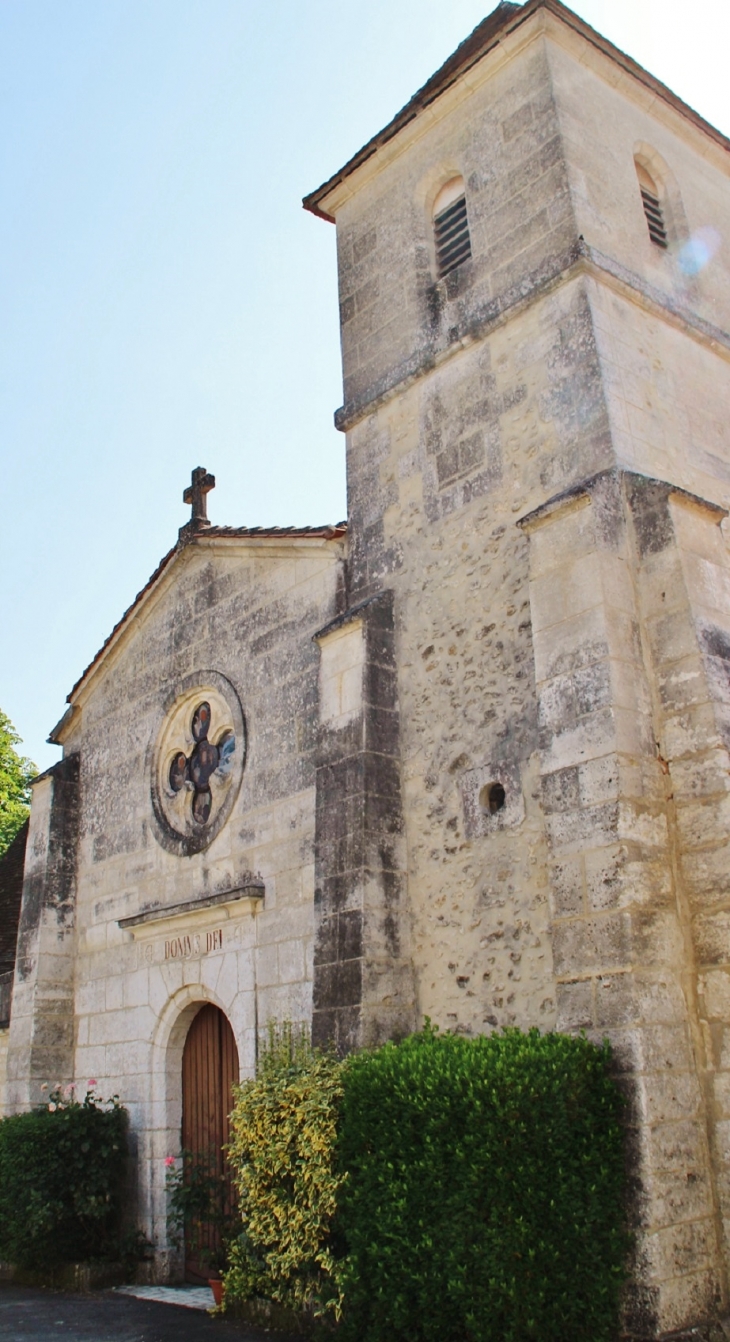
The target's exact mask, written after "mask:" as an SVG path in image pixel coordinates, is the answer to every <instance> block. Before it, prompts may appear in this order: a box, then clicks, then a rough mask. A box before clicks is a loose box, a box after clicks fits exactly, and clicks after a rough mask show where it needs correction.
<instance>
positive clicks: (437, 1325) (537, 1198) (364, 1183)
mask: <svg viewBox="0 0 730 1342" xmlns="http://www.w3.org/2000/svg"><path fill="white" fill-rule="evenodd" d="M608 1063H609V1050H608V1045H605V1046H604V1047H603V1048H596V1047H595V1046H594V1045H593V1044H591V1043H589V1042H588V1040H586V1039H584V1038H574V1037H568V1036H565V1035H559V1034H548V1035H541V1034H539V1033H538V1031H537V1030H532V1031H530V1033H528V1034H522V1033H521V1032H520V1031H518V1030H509V1031H506V1032H505V1033H504V1034H498V1035H489V1036H486V1037H480V1038H476V1039H465V1038H462V1037H457V1036H454V1035H443V1036H442V1035H439V1034H437V1033H436V1031H434V1030H432V1029H430V1028H426V1029H425V1030H424V1031H423V1032H422V1033H421V1034H417V1035H412V1036H411V1037H410V1038H408V1039H406V1040H405V1041H404V1042H403V1043H401V1044H397V1045H396V1044H386V1045H385V1046H384V1047H382V1048H380V1049H378V1050H377V1051H375V1052H372V1053H360V1054H356V1055H354V1056H353V1057H351V1058H350V1059H349V1060H348V1062H347V1063H346V1066H345V1076H344V1098H343V1102H342V1117H341V1132H340V1143H339V1157H340V1162H341V1169H342V1170H343V1171H347V1176H348V1177H347V1180H346V1182H344V1183H343V1184H342V1186H341V1197H340V1209H339V1213H338V1228H339V1232H340V1234H341V1235H342V1237H343V1239H344V1242H345V1245H346V1251H347V1252H346V1257H344V1258H343V1259H342V1260H341V1262H340V1264H339V1277H340V1284H341V1287H342V1289H343V1291H344V1301H345V1309H344V1317H343V1324H342V1332H343V1336H344V1338H347V1339H349V1338H352V1339H357V1342H383V1339H385V1338H387V1339H388V1342H401V1340H402V1342H406V1340H407V1342H457V1340H458V1342H464V1339H468V1340H469V1342H526V1339H529V1338H535V1339H539V1342H565V1339H566V1338H570V1339H571V1342H606V1340H607V1339H609V1338H612V1337H614V1336H615V1334H616V1331H617V1311H618V1297H619V1292H620V1286H621V1282H622V1278H623V1264H624V1260H625V1256H626V1238H625V1232H624V1229H623V1214H622V1194H623V1173H622V1172H623V1158H622V1139H621V1130H620V1126H619V1114H620V1103H621V1102H620V1097H619V1094H618V1091H617V1089H616V1087H615V1085H614V1084H613V1082H612V1081H611V1079H610V1077H609V1074H608Z"/></svg>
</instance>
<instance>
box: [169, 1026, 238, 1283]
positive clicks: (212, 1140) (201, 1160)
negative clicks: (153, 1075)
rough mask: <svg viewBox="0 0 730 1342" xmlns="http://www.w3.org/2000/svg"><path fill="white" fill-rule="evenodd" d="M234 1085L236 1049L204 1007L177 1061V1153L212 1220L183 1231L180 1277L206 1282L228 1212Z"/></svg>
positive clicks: (202, 1220)
mask: <svg viewBox="0 0 730 1342" xmlns="http://www.w3.org/2000/svg"><path fill="white" fill-rule="evenodd" d="M237 1081H238V1049H237V1048H236V1041H235V1039H234V1037H233V1030H232V1029H231V1027H230V1025H229V1023H228V1021H227V1019H226V1017H225V1016H224V1015H223V1012H222V1011H220V1010H219V1009H218V1007H216V1006H213V1005H211V1004H210V1003H206V1005H205V1006H202V1007H201V1008H200V1011H199V1012H198V1013H197V1015H196V1016H194V1018H193V1022H192V1024H191V1026H190V1029H189V1030H188V1034H187V1038H186V1040H185V1047H184V1049H183V1060H182V1149H183V1152H184V1153H185V1178H186V1182H190V1181H195V1182H196V1184H197V1186H198V1187H200V1188H201V1189H202V1190H203V1192H205V1190H206V1189H207V1190H208V1191H209V1192H210V1194H211V1203H212V1205H213V1207H214V1214H213V1215H206V1214H205V1213H203V1214H202V1215H201V1216H200V1217H198V1218H195V1219H193V1220H192V1222H191V1224H190V1225H188V1226H186V1231H185V1277H186V1279H187V1280H188V1281H201V1280H203V1281H207V1279H208V1277H210V1276H211V1275H212V1270H211V1269H212V1268H214V1267H215V1266H216V1262H215V1260H216V1256H217V1255H218V1254H219V1252H220V1248H221V1225H220V1221H221V1217H222V1216H226V1215H230V1212H231V1211H232V1202H233V1199H232V1191H231V1186H230V1183H229V1181H228V1180H227V1179H226V1169H225V1160H224V1156H223V1150H222V1148H223V1146H224V1145H225V1143H226V1142H227V1141H228V1115H229V1114H230V1112H231V1109H232V1108H233V1096H232V1093H231V1091H232V1087H233V1086H234V1085H235V1084H236V1083H237Z"/></svg>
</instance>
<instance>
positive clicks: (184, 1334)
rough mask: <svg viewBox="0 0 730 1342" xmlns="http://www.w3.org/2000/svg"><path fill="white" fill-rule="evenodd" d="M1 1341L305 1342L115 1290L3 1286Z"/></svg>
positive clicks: (1, 1296) (0, 1300) (0, 1312)
mask: <svg viewBox="0 0 730 1342" xmlns="http://www.w3.org/2000/svg"><path fill="white" fill-rule="evenodd" d="M0 1338H4V1339H8V1342H49V1339H50V1340H51V1342H53V1340H54V1339H59V1342H61V1339H62V1342H301V1338H299V1339H297V1338H293V1337H290V1336H288V1335H287V1334H285V1333H270V1332H265V1331H261V1330H260V1329H256V1328H250V1327H248V1326H246V1325H245V1324H242V1323H234V1322H231V1323H228V1322H227V1320H225V1319H217V1318H216V1319H211V1318H209V1317H208V1315H207V1314H203V1313H201V1312H200V1311H199V1310H195V1309H185V1308H182V1307H181V1306H179V1305H162V1304H158V1303H157V1302H156V1301H152V1300H136V1299H134V1298H133V1297H132V1296H128V1295H116V1294H115V1293H114V1291H99V1292H98V1293H97V1294H95V1295H67V1294H66V1293H65V1292H61V1291H41V1290H36V1289H33V1288H31V1287H24V1286H0Z"/></svg>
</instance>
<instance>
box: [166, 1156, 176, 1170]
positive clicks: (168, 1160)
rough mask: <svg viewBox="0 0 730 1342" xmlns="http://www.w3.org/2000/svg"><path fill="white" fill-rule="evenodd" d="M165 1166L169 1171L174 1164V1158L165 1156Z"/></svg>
mask: <svg viewBox="0 0 730 1342" xmlns="http://www.w3.org/2000/svg"><path fill="white" fill-rule="evenodd" d="M165 1164H166V1165H167V1168H168V1170H169V1169H170V1166H171V1165H174V1164H175V1157H174V1156H165Z"/></svg>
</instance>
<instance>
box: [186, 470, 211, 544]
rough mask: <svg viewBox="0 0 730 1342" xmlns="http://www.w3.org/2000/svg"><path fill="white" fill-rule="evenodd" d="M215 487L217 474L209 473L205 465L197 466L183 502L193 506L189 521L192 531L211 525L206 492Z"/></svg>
mask: <svg viewBox="0 0 730 1342" xmlns="http://www.w3.org/2000/svg"><path fill="white" fill-rule="evenodd" d="M211 489H215V476H214V475H209V474H208V472H207V471H206V469H205V466H196V467H195V470H194V471H193V473H192V475H191V477H190V484H189V485H188V487H187V489H186V490H185V492H184V494H183V503H189V504H190V505H191V506H192V510H193V511H192V516H191V518H190V521H189V523H188V526H189V527H190V530H191V531H200V530H201V529H202V528H203V527H209V526H210V522H209V521H208V504H207V500H206V497H205V496H206V494H209V493H210V491H211Z"/></svg>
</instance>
